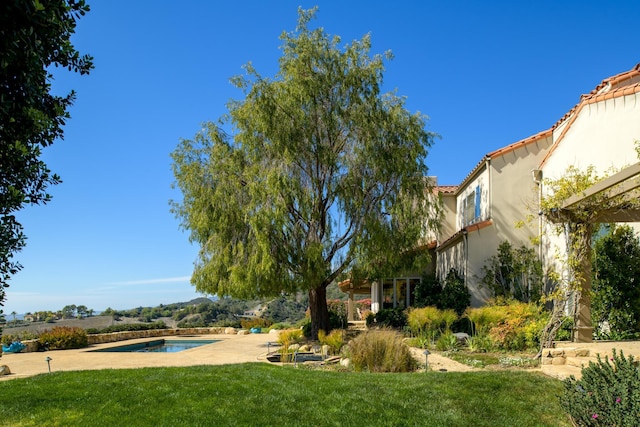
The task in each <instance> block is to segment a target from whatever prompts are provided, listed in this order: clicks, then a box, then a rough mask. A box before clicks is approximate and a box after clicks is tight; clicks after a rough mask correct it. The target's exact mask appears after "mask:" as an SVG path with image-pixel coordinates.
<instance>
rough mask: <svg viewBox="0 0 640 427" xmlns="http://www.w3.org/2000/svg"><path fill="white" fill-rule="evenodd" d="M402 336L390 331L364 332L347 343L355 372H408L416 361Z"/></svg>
mask: <svg viewBox="0 0 640 427" xmlns="http://www.w3.org/2000/svg"><path fill="white" fill-rule="evenodd" d="M402 339H403V337H402V334H400V333H399V332H396V331H393V330H391V329H378V330H371V331H366V332H363V333H361V334H360V335H358V336H357V337H356V338H354V339H353V340H351V342H350V343H349V358H350V360H351V363H352V364H353V367H354V369H355V370H356V371H369V372H410V371H413V370H415V369H416V367H417V361H416V360H415V359H414V358H413V356H412V355H411V351H410V350H409V347H408V346H407V345H406V344H405V343H404V342H403V340H402Z"/></svg>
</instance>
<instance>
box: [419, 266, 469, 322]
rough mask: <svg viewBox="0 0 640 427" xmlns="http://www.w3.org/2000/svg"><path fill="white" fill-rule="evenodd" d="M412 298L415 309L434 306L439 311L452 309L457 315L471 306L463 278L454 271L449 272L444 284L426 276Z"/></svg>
mask: <svg viewBox="0 0 640 427" xmlns="http://www.w3.org/2000/svg"><path fill="white" fill-rule="evenodd" d="M414 297H415V300H416V306H417V307H425V306H435V307H437V308H439V309H441V310H447V309H452V310H454V311H455V312H456V313H458V315H461V314H462V313H464V310H465V309H466V308H467V307H469V305H470V304H471V293H470V292H469V289H468V288H467V285H466V284H465V283H464V278H463V277H462V276H461V275H460V274H459V273H458V272H457V270H455V269H451V270H449V273H447V277H446V278H445V282H444V284H442V283H440V281H438V279H437V278H435V277H434V276H426V277H424V278H423V280H422V282H421V283H420V284H419V285H417V286H416V288H415V290H414Z"/></svg>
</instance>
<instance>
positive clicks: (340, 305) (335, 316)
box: [327, 300, 347, 329]
mask: <svg viewBox="0 0 640 427" xmlns="http://www.w3.org/2000/svg"><path fill="white" fill-rule="evenodd" d="M327 310H329V327H330V328H331V329H342V328H346V327H347V303H346V301H341V300H331V301H327Z"/></svg>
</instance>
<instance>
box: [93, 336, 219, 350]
mask: <svg viewBox="0 0 640 427" xmlns="http://www.w3.org/2000/svg"><path fill="white" fill-rule="evenodd" d="M218 341H220V340H164V339H160V340H153V341H146V342H141V343H137V344H128V345H121V346H117V347H109V348H101V349H99V350H92V351H96V352H115V353H177V352H179V351H182V350H188V349H190V348H196V347H200V346H203V345H207V344H213V343H216V342H218Z"/></svg>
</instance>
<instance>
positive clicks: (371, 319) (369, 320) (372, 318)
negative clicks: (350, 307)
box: [365, 311, 376, 328]
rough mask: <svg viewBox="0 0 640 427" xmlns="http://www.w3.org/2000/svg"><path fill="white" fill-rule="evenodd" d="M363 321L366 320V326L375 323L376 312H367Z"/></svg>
mask: <svg viewBox="0 0 640 427" xmlns="http://www.w3.org/2000/svg"><path fill="white" fill-rule="evenodd" d="M365 321H366V322H367V328H370V327H372V326H373V325H374V324H375V323H376V314H375V313H374V312H373V311H370V312H368V313H367V316H366V317H365Z"/></svg>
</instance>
